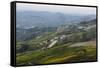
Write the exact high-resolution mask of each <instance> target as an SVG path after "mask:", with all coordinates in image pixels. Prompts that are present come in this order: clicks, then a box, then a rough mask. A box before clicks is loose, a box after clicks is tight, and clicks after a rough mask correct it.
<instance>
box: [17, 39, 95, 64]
mask: <svg viewBox="0 0 100 68" xmlns="http://www.w3.org/2000/svg"><path fill="white" fill-rule="evenodd" d="M76 44H78V43H76ZM76 44H64V45H61V46H55V47H52V48H50V49H47V50H43V49H39V50H35V51H27V52H25V53H23V54H22V53H21V54H17V58H16V60H17V64H18V65H35V64H51V63H68V62H84V61H96V44H95V42H94V41H88V42H82V44H83V45H82V44H81V43H80V44H81V46H76ZM74 45H75V46H74Z"/></svg>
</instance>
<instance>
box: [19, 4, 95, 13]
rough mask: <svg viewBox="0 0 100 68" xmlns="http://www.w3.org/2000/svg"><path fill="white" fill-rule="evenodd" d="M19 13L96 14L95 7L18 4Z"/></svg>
mask: <svg viewBox="0 0 100 68" xmlns="http://www.w3.org/2000/svg"><path fill="white" fill-rule="evenodd" d="M17 11H49V12H61V13H66V14H83V15H91V14H96V8H95V7H77V6H59V5H44V4H43V5H42V4H28V3H17Z"/></svg>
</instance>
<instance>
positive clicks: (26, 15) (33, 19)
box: [16, 11, 95, 28]
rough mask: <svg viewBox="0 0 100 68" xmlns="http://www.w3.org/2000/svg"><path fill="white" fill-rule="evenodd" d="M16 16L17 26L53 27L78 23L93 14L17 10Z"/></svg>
mask: <svg viewBox="0 0 100 68" xmlns="http://www.w3.org/2000/svg"><path fill="white" fill-rule="evenodd" d="M16 16H17V17H16V19H17V27H18V28H30V27H36V26H39V27H45V26H50V27H55V26H59V25H65V24H72V23H79V22H80V21H82V20H91V19H94V18H95V15H87V16H83V15H73V14H63V13H59V12H56V13H54V12H43V11H22V12H21V11H17V15H16Z"/></svg>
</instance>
